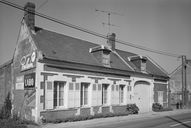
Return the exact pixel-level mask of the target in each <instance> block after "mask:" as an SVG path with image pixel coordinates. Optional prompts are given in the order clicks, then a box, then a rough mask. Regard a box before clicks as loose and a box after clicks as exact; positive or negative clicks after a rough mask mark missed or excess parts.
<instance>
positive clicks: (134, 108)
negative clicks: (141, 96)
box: [127, 104, 139, 114]
mask: <svg viewBox="0 0 191 128" xmlns="http://www.w3.org/2000/svg"><path fill="white" fill-rule="evenodd" d="M127 111H128V112H129V114H138V112H139V108H138V107H137V105H136V104H127Z"/></svg>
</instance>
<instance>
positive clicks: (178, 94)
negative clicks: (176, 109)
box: [170, 60, 191, 107]
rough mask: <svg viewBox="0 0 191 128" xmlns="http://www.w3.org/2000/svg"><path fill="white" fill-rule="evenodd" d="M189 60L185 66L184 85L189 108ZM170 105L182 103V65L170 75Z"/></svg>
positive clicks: (190, 64) (190, 87)
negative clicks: (185, 85)
mask: <svg viewBox="0 0 191 128" xmlns="http://www.w3.org/2000/svg"><path fill="white" fill-rule="evenodd" d="M190 78H191V60H187V64H186V84H187V90H188V104H189V107H191V79H190ZM170 90H171V104H172V105H173V106H175V105H176V103H178V102H182V65H180V66H179V67H177V68H176V69H175V70H174V71H173V72H172V73H171V75H170Z"/></svg>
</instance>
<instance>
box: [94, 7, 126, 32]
mask: <svg viewBox="0 0 191 128" xmlns="http://www.w3.org/2000/svg"><path fill="white" fill-rule="evenodd" d="M95 11H96V12H101V13H106V14H107V17H108V19H107V23H105V22H103V23H102V24H103V26H104V25H107V26H108V33H110V29H111V26H112V27H119V26H117V25H114V24H111V15H120V16H122V14H119V13H116V12H111V11H103V10H98V9H95Z"/></svg>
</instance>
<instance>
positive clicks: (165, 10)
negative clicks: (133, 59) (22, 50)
mask: <svg viewBox="0 0 191 128" xmlns="http://www.w3.org/2000/svg"><path fill="white" fill-rule="evenodd" d="M8 1H10V2H13V3H16V4H19V5H21V6H24V5H25V4H26V2H28V1H30V2H34V3H35V4H36V11H37V12H40V13H42V14H45V15H48V16H51V17H54V18H56V19H59V20H63V21H66V22H68V23H71V24H74V25H78V26H80V27H82V28H85V29H88V30H91V31H95V32H97V33H100V34H104V35H107V33H108V32H111V33H116V38H117V39H120V40H123V41H125V42H131V43H133V44H136V45H141V46H145V47H148V48H150V49H156V50H161V51H165V52H169V53H173V54H178V55H186V57H187V59H191V0H8ZM95 9H98V10H102V11H110V12H114V13H112V14H111V17H110V18H111V20H110V22H111V24H114V25H115V26H111V27H110V31H109V29H108V26H106V25H103V24H102V23H103V22H105V23H107V22H108V16H107V13H102V12H98V11H95ZM23 14H24V12H23V11H21V10H18V9H15V8H13V7H10V6H7V5H4V4H2V3H0V65H2V64H3V63H5V62H6V61H8V60H10V59H11V58H12V57H13V54H14V50H15V47H16V42H17V38H18V34H19V29H20V25H21V20H22V18H23ZM35 20H36V21H35V25H36V26H38V27H41V28H44V29H47V30H51V31H54V32H57V33H61V34H65V35H68V36H72V37H75V38H79V39H82V40H86V41H89V42H92V43H96V44H106V40H104V39H101V38H99V37H95V36H93V35H90V34H87V33H84V32H81V31H78V30H75V29H72V28H69V27H66V26H63V25H60V24H57V23H55V22H52V21H48V20H46V19H43V18H40V17H38V16H36V17H35ZM116 47H117V49H121V50H125V51H128V52H133V53H136V54H139V55H143V56H149V57H150V58H152V59H153V60H154V61H155V62H157V63H158V64H159V65H160V66H161V67H162V68H164V69H165V70H166V71H167V72H168V73H171V72H172V71H173V70H175V69H176V67H178V66H179V65H180V64H181V59H180V58H177V57H169V56H165V55H160V54H156V53H152V52H148V51H144V50H140V49H136V48H133V47H129V46H126V45H122V44H119V43H116Z"/></svg>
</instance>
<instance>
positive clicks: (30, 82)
mask: <svg viewBox="0 0 191 128" xmlns="http://www.w3.org/2000/svg"><path fill="white" fill-rule="evenodd" d="M34 88H35V73H30V74H27V75H25V76H24V89H34Z"/></svg>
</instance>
